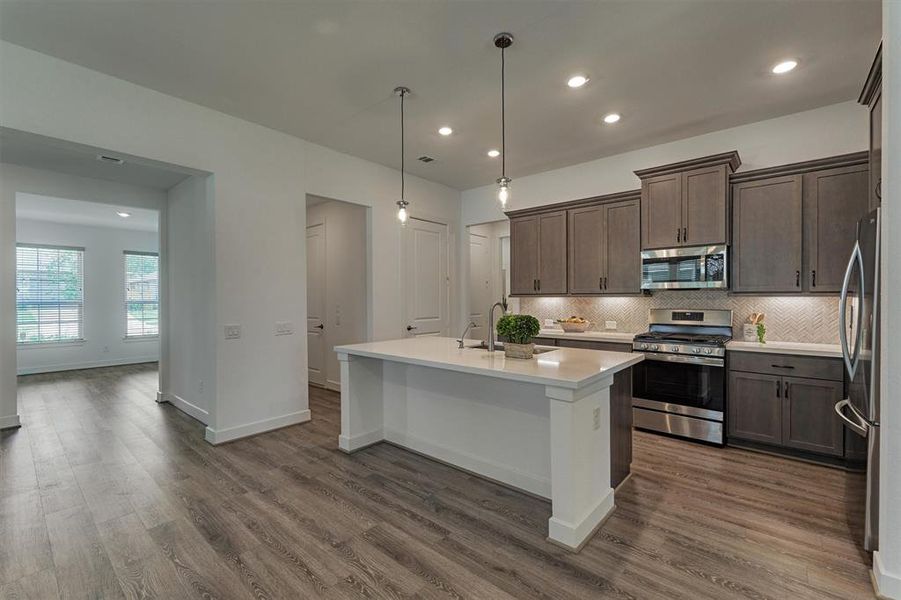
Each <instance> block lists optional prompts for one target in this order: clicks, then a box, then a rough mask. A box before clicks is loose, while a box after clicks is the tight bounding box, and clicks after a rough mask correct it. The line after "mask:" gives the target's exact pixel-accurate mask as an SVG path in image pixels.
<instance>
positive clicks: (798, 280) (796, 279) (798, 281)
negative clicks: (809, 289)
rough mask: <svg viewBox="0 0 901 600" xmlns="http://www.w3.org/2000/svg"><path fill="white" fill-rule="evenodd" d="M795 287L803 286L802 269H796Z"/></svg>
mask: <svg viewBox="0 0 901 600" xmlns="http://www.w3.org/2000/svg"><path fill="white" fill-rule="evenodd" d="M795 287H801V271H795Z"/></svg>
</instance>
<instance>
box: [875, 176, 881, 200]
mask: <svg viewBox="0 0 901 600" xmlns="http://www.w3.org/2000/svg"><path fill="white" fill-rule="evenodd" d="M876 197H877V198H879V199H880V200H882V178H881V177H880V178H879V181H877V182H876Z"/></svg>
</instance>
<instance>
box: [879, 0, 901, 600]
mask: <svg viewBox="0 0 901 600" xmlns="http://www.w3.org/2000/svg"><path fill="white" fill-rule="evenodd" d="M882 6H883V10H882V28H883V62H882V111H883V112H882V139H883V153H882V177H883V180H884V181H883V184H882V190H883V191H882V285H883V288H882V295H881V300H882V340H883V341H882V354H881V376H882V385H881V386H880V389H881V404H880V407H881V415H880V417H881V424H882V427H881V433H882V436H881V450H880V459H879V460H880V476H879V483H880V494H879V507H880V511H879V551H878V552H876V553H875V554H874V556H873V571H874V574H875V579H876V583H877V586H878V588H879V591H880V592H881V593H882V594H883V595H884V596H885V597H886V598H899V599H901V468H899V465H901V393H899V390H901V344H898V340H899V339H901V337H899V336H901V270H899V269H898V257H901V237H899V235H898V232H901V172H899V170H898V168H897V165H899V164H901V4H899V3H897V2H891V1H887V2H883V4H882Z"/></svg>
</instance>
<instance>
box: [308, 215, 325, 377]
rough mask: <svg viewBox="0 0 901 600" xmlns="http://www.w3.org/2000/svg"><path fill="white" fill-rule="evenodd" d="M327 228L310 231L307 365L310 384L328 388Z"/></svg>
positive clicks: (320, 225)
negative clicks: (326, 339) (326, 383)
mask: <svg viewBox="0 0 901 600" xmlns="http://www.w3.org/2000/svg"><path fill="white" fill-rule="evenodd" d="M325 357H326V343H325V224H324V223H319V224H318V225H312V226H310V227H307V364H308V368H309V377H310V383H314V384H316V385H321V386H325Z"/></svg>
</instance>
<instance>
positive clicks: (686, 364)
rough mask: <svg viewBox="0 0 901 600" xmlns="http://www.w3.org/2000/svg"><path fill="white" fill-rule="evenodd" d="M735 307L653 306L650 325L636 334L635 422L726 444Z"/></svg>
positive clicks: (668, 431)
mask: <svg viewBox="0 0 901 600" xmlns="http://www.w3.org/2000/svg"><path fill="white" fill-rule="evenodd" d="M731 339H732V311H731V310H694V309H687V310H672V309H659V308H655V309H651V311H650V314H649V330H648V331H647V332H646V333H641V334H638V335H636V336H635V338H634V340H633V342H632V351H633V352H642V353H644V355H645V360H644V361H643V362H641V363H639V364H638V365H636V366H635V367H633V383H632V413H633V423H634V425H635V427H638V428H640V429H648V430H651V431H660V432H663V433H668V434H672V435H677V436H681V437H686V438H691V439H695V440H701V441H704V442H710V443H714V444H723V443H724V436H723V421H724V419H723V416H724V412H725V400H726V343H727V342H728V341H729V340H731Z"/></svg>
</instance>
